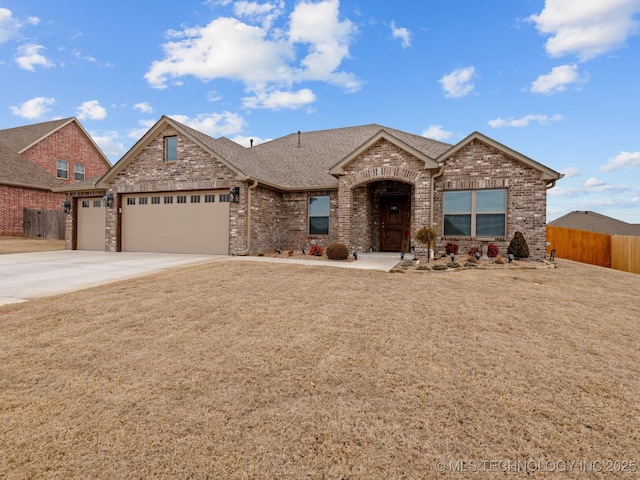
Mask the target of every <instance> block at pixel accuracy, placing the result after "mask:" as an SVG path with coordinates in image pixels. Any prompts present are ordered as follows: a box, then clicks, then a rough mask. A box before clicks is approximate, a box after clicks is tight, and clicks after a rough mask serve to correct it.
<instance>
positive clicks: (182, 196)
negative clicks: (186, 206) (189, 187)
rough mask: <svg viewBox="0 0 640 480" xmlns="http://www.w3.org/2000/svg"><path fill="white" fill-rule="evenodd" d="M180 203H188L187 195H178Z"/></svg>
mask: <svg viewBox="0 0 640 480" xmlns="http://www.w3.org/2000/svg"><path fill="white" fill-rule="evenodd" d="M178 203H187V196H186V195H178Z"/></svg>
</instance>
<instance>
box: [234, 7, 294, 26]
mask: <svg viewBox="0 0 640 480" xmlns="http://www.w3.org/2000/svg"><path fill="white" fill-rule="evenodd" d="M283 10H284V1H279V2H278V4H277V5H274V4H272V3H262V4H260V3H257V2H246V1H240V2H236V3H235V4H234V5H233V12H234V13H235V14H236V16H238V17H244V18H247V19H248V20H250V21H252V22H254V23H260V24H261V25H262V27H263V28H266V29H269V28H271V26H272V25H273V23H274V21H275V20H276V19H277V18H278V17H279V16H281V15H282V14H283Z"/></svg>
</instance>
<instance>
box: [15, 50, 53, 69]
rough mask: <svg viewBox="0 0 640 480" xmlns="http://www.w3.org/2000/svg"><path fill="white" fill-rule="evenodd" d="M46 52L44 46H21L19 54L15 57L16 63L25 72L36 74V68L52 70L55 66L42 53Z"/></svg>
mask: <svg viewBox="0 0 640 480" xmlns="http://www.w3.org/2000/svg"><path fill="white" fill-rule="evenodd" d="M41 50H45V48H44V47H43V46H42V45H33V44H29V45H21V46H19V47H18V53H17V54H16V56H15V59H16V63H17V64H18V65H19V66H20V68H23V69H24V70H29V71H30V72H35V71H36V67H37V66H40V67H45V68H51V67H53V66H54V64H53V63H52V62H50V61H49V60H48V59H47V58H46V57H45V56H44V55H42V54H41V53H40V51H41Z"/></svg>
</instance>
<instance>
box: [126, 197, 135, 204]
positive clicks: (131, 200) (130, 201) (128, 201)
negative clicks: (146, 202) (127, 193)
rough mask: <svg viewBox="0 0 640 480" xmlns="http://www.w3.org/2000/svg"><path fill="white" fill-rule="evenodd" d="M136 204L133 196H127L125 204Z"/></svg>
mask: <svg viewBox="0 0 640 480" xmlns="http://www.w3.org/2000/svg"><path fill="white" fill-rule="evenodd" d="M135 204H136V199H135V198H131V197H129V198H127V205H135Z"/></svg>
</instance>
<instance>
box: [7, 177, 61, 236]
mask: <svg viewBox="0 0 640 480" xmlns="http://www.w3.org/2000/svg"><path fill="white" fill-rule="evenodd" d="M63 202H64V195H63V194H60V193H53V192H50V191H47V190H36V189H35V188H23V187H13V186H9V185H0V209H1V210H0V235H10V236H20V235H22V228H23V227H22V222H23V209H24V208H34V209H42V210H59V209H61V208H62V203H63Z"/></svg>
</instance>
